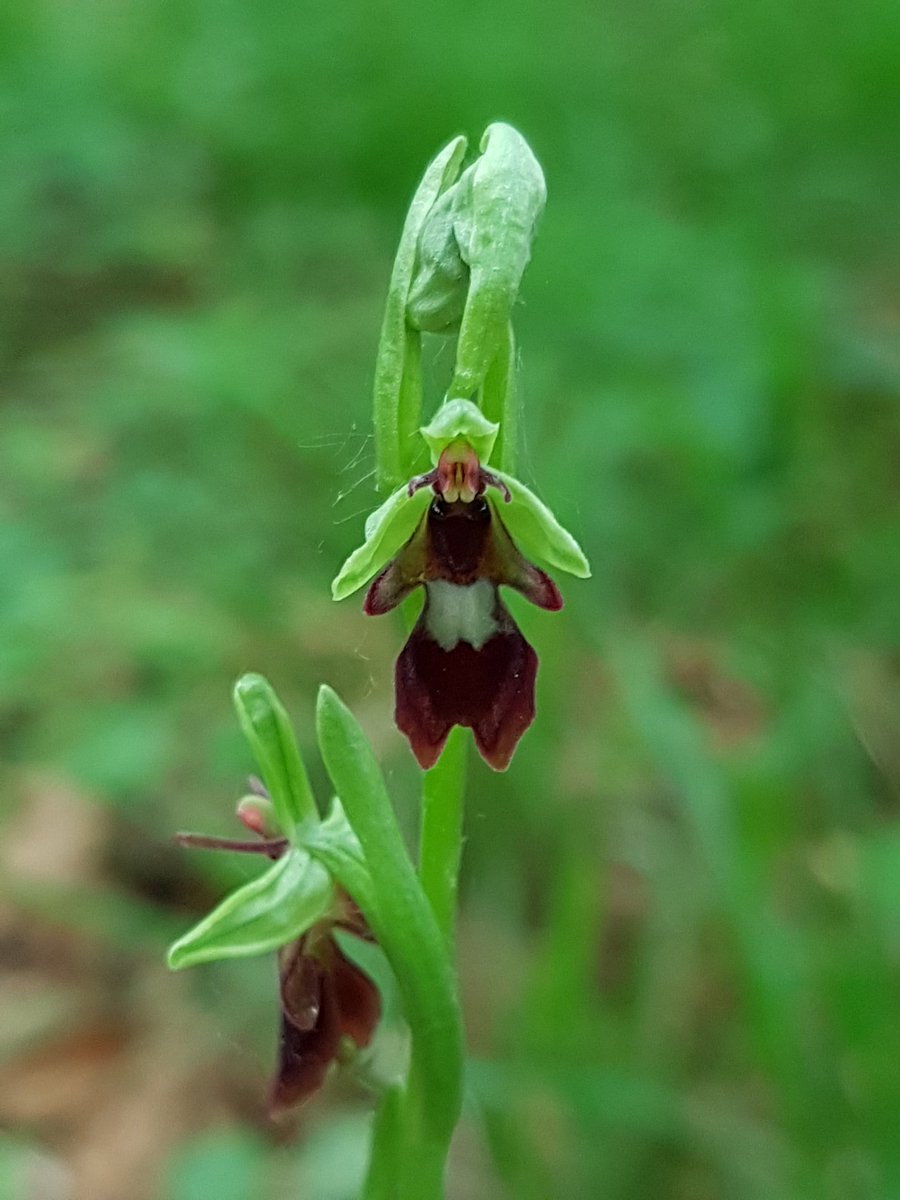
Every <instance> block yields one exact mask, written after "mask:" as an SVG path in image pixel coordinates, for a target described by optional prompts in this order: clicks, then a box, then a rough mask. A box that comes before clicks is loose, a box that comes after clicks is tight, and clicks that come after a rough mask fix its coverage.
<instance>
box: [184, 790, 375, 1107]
mask: <svg viewBox="0 0 900 1200" xmlns="http://www.w3.org/2000/svg"><path fill="white" fill-rule="evenodd" d="M250 788H251V794H250V795H248V796H245V797H244V799H243V800H242V801H241V803H240V804H239V805H238V810H237V815H238V818H239V819H240V821H241V822H242V823H243V824H244V825H245V826H246V827H247V829H249V830H250V831H251V832H252V833H254V834H256V835H257V838H258V840H255V841H233V840H231V839H230V838H219V837H207V836H206V835H205V834H193V833H184V834H178V835H177V836H176V840H177V841H178V842H179V843H180V844H181V845H183V846H192V847H196V848H199V849H204V850H232V851H238V852H241V853H258V854H264V855H266V856H267V857H268V858H270V859H273V860H274V862H275V865H274V866H273V867H271V868H270V869H269V871H268V872H267V873H266V875H264V876H261V877H260V879H259V880H254V881H253V883H251V884H248V885H246V886H245V887H244V888H240V889H239V890H238V891H237V892H234V893H232V895H231V896H228V897H226V899H225V900H224V901H223V902H222V904H221V905H220V906H219V908H218V909H216V910H215V912H213V913H211V914H210V915H209V916H208V917H207V918H206V919H205V920H204V921H202V922H201V923H200V924H199V925H198V926H196V927H195V928H194V929H193V930H191V931H190V932H189V933H188V934H186V935H185V936H184V937H183V938H181V939H180V940H179V941H178V942H177V943H176V944H175V946H173V948H172V951H171V952H170V956H169V961H170V964H171V965H173V966H180V965H187V963H188V962H198V961H203V960H204V959H212V958H220V957H228V956H230V955H232V954H242V953H245V952H253V951H254V950H261V949H269V950H271V949H277V952H278V976H279V993H280V999H281V1027H280V1038H279V1048H278V1066H277V1068H276V1071H275V1077H274V1079H273V1080H272V1084H271V1087H270V1090H269V1112H270V1113H271V1114H272V1115H273V1116H275V1115H277V1114H279V1113H282V1112H284V1111H285V1110H286V1109H288V1108H292V1107H293V1106H294V1105H297V1104H300V1103H302V1101H304V1100H306V1099H308V1098H309V1097H310V1096H312V1095H313V1094H314V1093H315V1092H317V1091H318V1090H319V1088H320V1087H321V1086H322V1084H323V1083H324V1081H325V1077H326V1075H327V1073H328V1070H329V1068H330V1066H331V1065H332V1063H334V1062H336V1061H339V1060H340V1059H341V1058H342V1057H343V1056H344V1048H345V1046H346V1045H347V1040H349V1041H350V1042H352V1043H355V1045H356V1046H358V1047H360V1048H363V1047H365V1046H368V1044H369V1042H370V1041H371V1039H372V1035H373V1034H374V1032H375V1027H376V1025H377V1024H378V1019H379V1017H380V1015H381V1001H380V997H379V994H378V989H377V988H376V986H375V984H374V983H373V982H372V980H371V979H369V977H368V975H366V974H364V972H363V971H361V970H360V968H359V967H357V966H356V964H355V963H353V962H351V961H350V959H349V958H347V956H346V955H345V954H344V953H343V951H342V950H341V948H340V946H339V945H338V943H337V940H336V939H335V936H334V934H335V930H338V929H341V930H345V931H347V932H349V933H352V934H355V935H356V936H357V937H359V938H362V939H364V940H366V941H371V940H372V935H371V933H370V931H369V927H368V925H367V923H366V921H365V918H364V917H363V916H362V914H361V913H360V911H359V909H358V908H357V906H356V905H355V904H354V902H353V901H352V900H351V899H350V897H349V896H348V895H347V894H346V892H344V891H343V890H342V889H341V888H339V887H335V886H334V884H333V883H332V881H331V879H330V877H329V876H328V875H327V873H326V872H325V871H324V868H322V867H321V866H320V865H319V864H318V863H315V862H313V861H312V860H311V859H310V858H309V856H308V855H305V854H303V852H302V851H299V850H298V848H297V847H292V846H291V842H290V840H289V839H288V838H286V837H283V836H281V834H280V831H279V825H278V821H277V817H276V814H275V808H274V806H273V804H272V801H271V799H270V797H269V795H268V793H267V792H266V790H265V788H264V787H263V785H262V784H261V783H260V782H259V781H258V780H256V779H251V780H250ZM288 895H290V898H291V900H292V901H293V903H294V904H295V905H297V906H298V911H297V914H296V917H295V919H294V920H291V916H290V915H288V913H287V911H286V909H287V905H286V904H285V900H286V899H287V897H288ZM273 901H274V904H273ZM279 903H280V904H281V905H282V906H283V907H282V912H281V914H279V915H280V917H281V919H282V923H281V925H280V926H279V927H275V928H273V929H272V930H271V932H270V934H269V936H268V937H265V936H264V937H263V938H261V939H260V938H259V934H258V933H257V941H256V942H253V943H249V944H248V943H247V942H245V941H241V940H239V939H238V938H237V937H235V934H236V932H237V931H238V930H241V929H243V930H245V929H247V927H248V926H252V923H253V922H254V921H256V922H257V923H259V922H260V918H263V919H264V920H265V919H268V923H269V924H270V925H272V924H273V922H272V920H271V916H272V915H273V914H274V909H275V905H277V904H279ZM285 916H287V917H288V919H287V922H286V923H285V922H284V920H283V918H284V917H285ZM345 1039H346V1040H345Z"/></svg>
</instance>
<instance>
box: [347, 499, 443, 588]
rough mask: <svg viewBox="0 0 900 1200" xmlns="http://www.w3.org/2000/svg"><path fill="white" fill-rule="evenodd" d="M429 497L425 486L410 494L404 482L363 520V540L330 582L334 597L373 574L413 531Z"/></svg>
mask: <svg viewBox="0 0 900 1200" xmlns="http://www.w3.org/2000/svg"><path fill="white" fill-rule="evenodd" d="M430 500H431V492H430V490H429V489H428V488H421V489H420V490H419V491H418V492H415V493H414V494H413V495H412V496H410V494H409V489H408V486H407V485H406V484H403V486H402V487H399V488H397V490H396V491H395V492H392V493H391V495H390V496H388V498H387V500H385V502H384V504H382V505H381V507H380V508H376V510H375V511H374V512H373V513H371V514H370V515H369V517H368V519H367V520H366V540H365V542H364V543H363V544H362V545H361V546H360V547H358V549H356V550H354V551H353V553H352V554H351V555H350V557H349V558H348V559H347V561H346V562H345V563H344V565H343V566H342V567H341V569H340V571H339V572H338V574H337V578H336V579H335V580H334V582H333V583H332V585H331V594H332V596H333V597H334V599H335V600H343V599H345V598H346V597H347V596H350V595H352V593H353V592H355V591H356V590H357V588H361V587H362V585H363V584H364V583H368V581H369V580H370V579H371V578H372V576H373V575H376V574H377V573H378V572H379V571H380V570H381V568H382V567H383V566H384V565H385V564H386V563H388V562H390V560H391V559H392V558H393V557H394V555H395V554H396V553H397V551H398V550H399V549H400V547H401V546H403V545H405V543H406V542H408V541H409V539H410V538H411V537H412V535H413V534H414V533H415V531H416V529H417V527H418V525H419V521H420V520H421V519H422V514H423V513H424V512H425V509H426V508H427V507H428V504H429V502H430Z"/></svg>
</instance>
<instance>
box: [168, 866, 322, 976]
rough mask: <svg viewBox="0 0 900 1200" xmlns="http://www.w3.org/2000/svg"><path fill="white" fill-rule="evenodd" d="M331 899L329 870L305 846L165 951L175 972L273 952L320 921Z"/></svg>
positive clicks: (224, 902)
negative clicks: (196, 964)
mask: <svg viewBox="0 0 900 1200" xmlns="http://www.w3.org/2000/svg"><path fill="white" fill-rule="evenodd" d="M333 903H334V884H333V883H332V880H331V876H330V875H329V873H328V871H326V869H325V868H324V867H323V866H322V864H321V863H319V862H317V861H316V860H315V859H313V858H311V857H310V855H309V854H308V853H307V852H306V851H305V850H301V849H293V850H290V851H289V852H288V853H287V854H285V855H284V856H283V857H282V858H279V859H278V861H277V862H276V863H274V864H273V865H272V866H271V867H270V868H269V870H268V871H266V872H265V873H264V874H263V875H260V876H259V878H258V879H254V880H253V881H252V883H248V884H245V885H244V887H240V888H238V889H237V891H235V892H232V893H231V894H230V895H229V896H226V897H225V899H224V900H223V901H222V903H221V904H220V905H219V907H218V908H215V909H213V911H212V912H211V913H210V914H209V916H207V917H204V918H203V920H202V921H200V923H199V924H197V925H195V926H194V928H193V929H191V930H189V932H188V933H186V934H184V936H183V937H180V938H179V939H178V941H177V942H175V943H174V945H173V946H172V947H171V948H170V950H169V956H168V963H169V966H170V967H171V968H172V970H173V971H177V970H180V969H181V968H182V967H192V966H194V964H195V963H202V962H213V961H215V960H216V959H220V958H245V957H247V956H248V955H251V954H265V953H266V952H268V951H271V950H277V949H278V947H279V946H284V945H285V944H286V943H287V942H292V941H293V940H294V939H295V938H298V937H299V936H300V934H301V933H305V932H306V930H307V929H309V928H310V926H311V925H314V924H315V923H316V921H319V920H321V918H322V917H324V916H325V915H326V914H327V913H328V912H329V911H330V909H331V907H332V905H333Z"/></svg>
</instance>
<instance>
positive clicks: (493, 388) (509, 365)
mask: <svg viewBox="0 0 900 1200" xmlns="http://www.w3.org/2000/svg"><path fill="white" fill-rule="evenodd" d="M480 399H481V408H482V411H483V412H484V415H485V416H486V417H487V418H488V420H490V421H494V422H495V423H496V424H497V425H499V426H500V431H499V433H498V434H497V441H496V444H495V446H494V453H493V461H494V462H495V463H497V464H498V465H499V467H500V469H501V470H502V471H508V472H509V474H510V475H515V473H516V448H517V445H518V440H519V422H518V416H519V413H518V407H517V405H516V337H515V333H514V332H513V327H512V321H510V320H507V322H506V328H505V330H504V331H503V337H502V338H501V339H500V341H499V343H498V345H497V354H496V357H495V358H494V361H493V362H492V363H491V365H490V367H489V368H488V373H487V375H485V377H484V384H483V385H482V388H481V397H480Z"/></svg>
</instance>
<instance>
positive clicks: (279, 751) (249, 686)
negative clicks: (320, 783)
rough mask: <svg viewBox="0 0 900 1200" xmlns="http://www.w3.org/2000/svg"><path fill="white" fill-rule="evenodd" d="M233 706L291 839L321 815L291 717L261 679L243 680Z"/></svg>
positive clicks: (258, 677) (238, 682) (286, 834)
mask: <svg viewBox="0 0 900 1200" xmlns="http://www.w3.org/2000/svg"><path fill="white" fill-rule="evenodd" d="M234 706H235V708H236V709H237V714H238V720H239V721H240V723H241V728H242V729H243V731H244V736H245V737H246V738H247V741H248V742H249V743H250V747H251V749H252V750H253V754H254V757H255V758H256V761H257V763H258V764H259V769H260V772H261V773H262V777H263V781H264V782H265V785H266V787H267V788H268V791H269V795H270V796H271V797H272V802H273V804H274V805H275V812H276V815H277V817H278V824H279V826H280V827H281V830H282V832H283V833H284V835H285V837H292V836H293V833H294V830H295V828H296V826H297V825H300V824H303V823H304V822H308V821H315V820H317V819H318V812H317V809H316V801H315V798H314V796H313V794H312V789H311V787H310V785H309V777H308V776H307V774H306V768H305V767H304V765H303V759H302V758H301V757H300V751H299V749H298V748H297V741H296V738H295V737H294V731H293V729H292V728H291V723H290V721H289V720H288V715H287V713H286V712H285V710H284V707H283V705H282V704H281V701H280V700H279V699H278V697H277V696H276V694H275V689H274V688H273V687H272V685H271V684H270V683H269V681H268V680H267V679H265V678H264V677H263V676H262V675H256V674H249V675H242V676H241V678H240V679H239V680H238V681H237V683H236V684H235V685H234Z"/></svg>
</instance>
